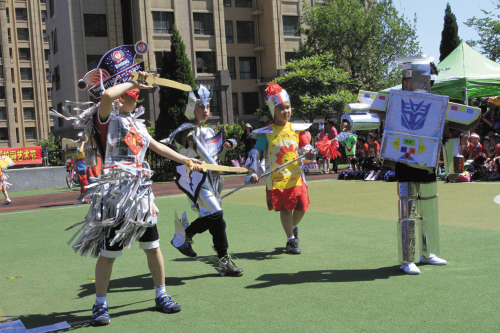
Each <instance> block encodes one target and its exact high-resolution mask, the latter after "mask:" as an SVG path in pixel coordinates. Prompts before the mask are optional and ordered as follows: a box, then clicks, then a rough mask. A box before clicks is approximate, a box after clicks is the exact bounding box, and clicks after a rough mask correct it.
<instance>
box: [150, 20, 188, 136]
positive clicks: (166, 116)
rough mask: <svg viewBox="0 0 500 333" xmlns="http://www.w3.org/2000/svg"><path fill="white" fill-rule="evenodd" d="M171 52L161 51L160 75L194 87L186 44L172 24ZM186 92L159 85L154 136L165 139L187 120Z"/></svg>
mask: <svg viewBox="0 0 500 333" xmlns="http://www.w3.org/2000/svg"><path fill="white" fill-rule="evenodd" d="M170 51H171V52H170V53H163V57H162V66H161V73H160V76H161V77H162V78H165V79H169V80H173V81H177V82H180V83H184V84H188V85H190V86H191V87H192V88H193V89H195V88H196V84H195V82H194V75H193V71H192V70H191V62H190V61H189V58H188V57H187V55H186V45H184V42H183V41H182V38H181V35H180V34H179V30H177V27H176V26H175V25H174V27H173V32H172V39H171V50H170ZM187 94H188V93H187V92H184V91H182V90H178V89H173V88H167V87H160V114H159V115H158V120H156V124H155V125H156V126H155V138H156V139H158V140H161V139H165V138H166V137H168V135H169V134H170V133H171V132H172V131H173V130H174V129H176V128H177V127H179V125H180V124H182V123H184V122H186V121H187V118H186V116H185V115H184V112H185V110H186V103H187Z"/></svg>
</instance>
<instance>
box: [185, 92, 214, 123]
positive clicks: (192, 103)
mask: <svg viewBox="0 0 500 333" xmlns="http://www.w3.org/2000/svg"><path fill="white" fill-rule="evenodd" d="M197 93H198V96H200V98H197V97H196V95H195V94H194V92H193V91H192V90H191V91H190V92H189V95H188V102H187V105H186V111H185V113H184V114H185V115H186V117H187V118H188V119H193V118H194V108H195V107H196V104H203V105H204V106H205V107H208V103H210V100H211V99H212V92H211V91H208V89H207V88H205V86H203V85H200V88H199V89H198V91H197Z"/></svg>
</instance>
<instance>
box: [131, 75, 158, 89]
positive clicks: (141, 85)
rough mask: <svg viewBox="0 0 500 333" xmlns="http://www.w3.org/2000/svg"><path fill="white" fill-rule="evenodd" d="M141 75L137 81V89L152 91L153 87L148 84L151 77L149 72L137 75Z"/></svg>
mask: <svg viewBox="0 0 500 333" xmlns="http://www.w3.org/2000/svg"><path fill="white" fill-rule="evenodd" d="M137 74H138V75H139V78H138V79H137V81H135V82H134V83H135V85H136V88H139V89H151V88H153V86H150V85H149V84H147V83H146V80H147V79H148V77H149V75H150V74H148V72H139V73H137ZM151 75H152V74H151Z"/></svg>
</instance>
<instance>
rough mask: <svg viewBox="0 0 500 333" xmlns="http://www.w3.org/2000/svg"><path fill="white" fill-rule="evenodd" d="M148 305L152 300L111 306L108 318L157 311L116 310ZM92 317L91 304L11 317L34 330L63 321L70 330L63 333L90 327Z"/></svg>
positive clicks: (152, 309)
mask: <svg viewBox="0 0 500 333" xmlns="http://www.w3.org/2000/svg"><path fill="white" fill-rule="evenodd" d="M146 302H147V303H149V304H154V300H153V299H148V300H144V301H139V302H133V303H129V304H124V305H118V306H112V307H111V308H110V316H111V320H113V319H115V318H119V317H121V316H128V315H132V314H136V313H139V312H146V311H155V312H156V311H158V310H157V309H156V307H155V306H153V307H147V308H144V309H141V310H125V311H121V312H119V311H118V309H120V308H124V307H126V306H129V305H132V304H138V303H146ZM91 317H92V304H91V305H90V306H89V308H88V309H86V310H75V311H66V312H53V313H49V314H31V315H26V316H20V317H12V318H11V319H12V321H14V320H17V319H20V320H21V322H22V323H23V325H24V326H25V327H26V328H27V329H31V328H36V327H41V326H47V325H53V324H56V323H60V322H63V321H66V322H68V324H70V325H71V328H69V329H67V330H63V331H64V332H67V331H72V330H76V329H79V328H82V327H85V326H90V320H91ZM5 318H9V315H8V314H6V315H5ZM63 331H60V332H63Z"/></svg>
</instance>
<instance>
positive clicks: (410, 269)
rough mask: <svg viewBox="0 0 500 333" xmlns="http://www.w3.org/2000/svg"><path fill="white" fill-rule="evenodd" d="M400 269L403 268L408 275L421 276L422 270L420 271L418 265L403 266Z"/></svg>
mask: <svg viewBox="0 0 500 333" xmlns="http://www.w3.org/2000/svg"><path fill="white" fill-rule="evenodd" d="M399 268H401V269H402V270H403V271H404V272H405V273H406V274H411V275H415V274H420V269H418V267H417V265H415V263H414V262H410V263H408V264H403V265H401V267H399Z"/></svg>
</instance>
